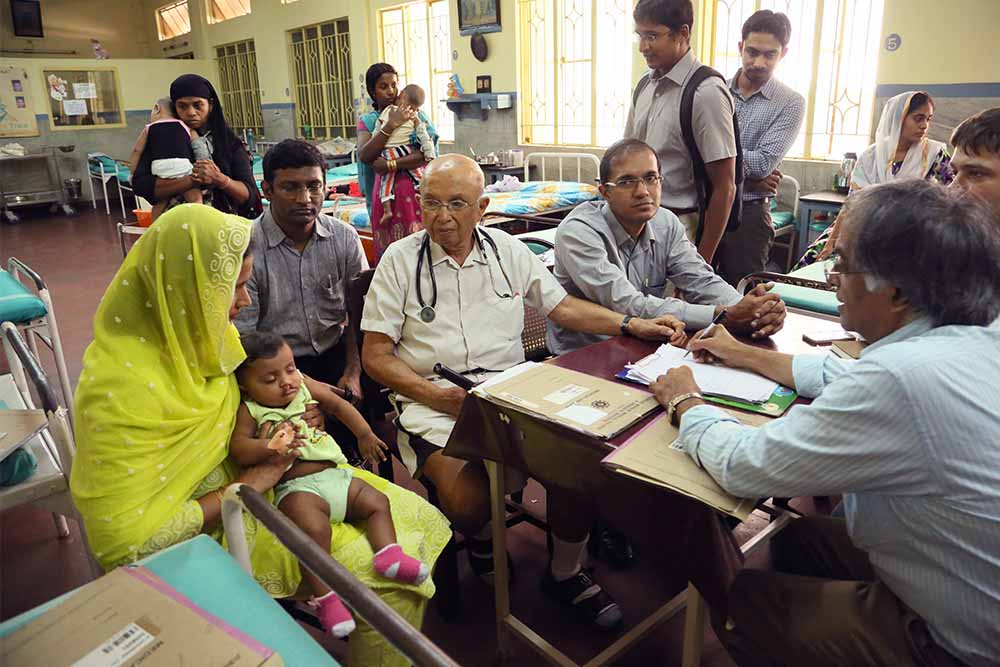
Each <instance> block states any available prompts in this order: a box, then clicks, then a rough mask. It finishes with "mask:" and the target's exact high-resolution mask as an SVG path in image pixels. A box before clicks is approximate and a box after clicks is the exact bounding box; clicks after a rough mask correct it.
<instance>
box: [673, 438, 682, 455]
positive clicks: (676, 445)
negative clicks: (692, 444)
mask: <svg viewBox="0 0 1000 667" xmlns="http://www.w3.org/2000/svg"><path fill="white" fill-rule="evenodd" d="M670 449H676V450H677V451H679V452H683V451H686V450H685V449H684V443H683V442H681V439H680V438H677V439H676V440H674V441H673V442H671V443H670Z"/></svg>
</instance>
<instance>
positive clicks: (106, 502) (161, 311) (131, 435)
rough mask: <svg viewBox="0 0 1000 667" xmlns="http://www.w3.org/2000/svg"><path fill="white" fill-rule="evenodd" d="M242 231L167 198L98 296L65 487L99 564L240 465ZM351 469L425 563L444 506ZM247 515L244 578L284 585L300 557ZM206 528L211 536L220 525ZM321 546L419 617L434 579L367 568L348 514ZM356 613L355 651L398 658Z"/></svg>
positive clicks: (364, 544)
mask: <svg viewBox="0 0 1000 667" xmlns="http://www.w3.org/2000/svg"><path fill="white" fill-rule="evenodd" d="M249 240H250V223H249V222H248V221H247V220H244V219H242V218H239V217H237V216H233V215H227V214H223V213H220V212H218V211H216V210H215V209H212V208H209V207H206V206H201V205H197V204H190V205H184V206H179V207H176V208H174V209H172V210H170V211H169V212H167V213H165V214H164V215H163V216H161V217H160V218H159V219H158V220H157V222H156V223H155V224H154V225H153V226H152V227H150V229H149V231H147V232H146V233H145V234H144V235H143V236H142V238H140V240H139V241H138V242H137V243H136V244H135V246H134V247H133V248H132V250H131V251H130V252H129V254H128V257H127V258H126V260H125V262H124V263H123V264H122V266H121V268H120V269H119V271H118V273H117V274H116V275H115V277H114V279H113V281H112V283H111V285H110V286H109V287H108V289H107V291H106V292H105V294H104V298H103V299H102V300H101V303H100V306H99V307H98V310H97V314H96V316H95V318H94V342H93V343H91V344H90V346H89V347H88V348H87V351H86V353H85V354H84V358H83V372H82V373H81V375H80V380H79V386H78V387H77V391H76V398H75V422H76V423H75V435H76V443H77V455H76V458H75V459H74V462H73V470H72V474H71V480H70V487H71V490H72V493H73V498H74V501H75V502H76V505H77V507H78V508H79V510H80V512H81V514H82V515H83V519H84V526H85V528H86V530H87V536H88V538H89V540H90V544H91V546H92V547H93V549H94V552H95V553H94V555H95V556H96V557H97V559H98V560H99V561H100V563H101V565H102V566H104V567H105V568H111V567H115V566H117V565H121V564H123V563H128V562H131V561H134V560H136V559H138V558H140V557H142V556H145V555H148V554H149V553H152V552H155V551H158V550H159V549H162V548H164V547H166V546H169V545H170V544H173V543H175V542H177V541H180V540H183V539H187V538H188V537H191V536H192V535H194V534H197V533H198V532H201V529H202V521H203V517H202V513H201V507H200V505H199V504H198V503H197V502H196V501H195V499H196V498H198V497H200V496H202V495H204V494H205V493H207V492H209V491H211V490H212V489H215V488H219V487H222V486H224V485H226V484H228V483H229V482H231V481H232V480H233V479H235V477H236V476H237V474H238V472H239V470H238V468H237V467H236V465H235V464H234V463H233V462H232V461H231V460H229V459H228V458H227V452H228V445H229V437H230V434H231V433H232V430H233V426H234V424H235V420H236V411H237V408H238V407H239V402H240V395H239V390H238V388H237V386H236V380H235V377H234V376H233V371H234V370H235V368H236V367H237V366H238V365H239V363H240V362H241V361H242V360H243V359H244V358H245V356H246V355H245V354H244V352H243V348H242V347H241V346H240V342H239V335H238V333H237V331H236V328H235V327H234V326H233V325H232V324H231V323H230V321H229V307H230V304H231V303H232V298H233V292H234V288H235V284H236V279H237V276H238V275H239V271H240V267H241V264H242V261H243V255H244V253H245V251H246V248H247V246H248V244H249ZM355 474H356V475H357V476H358V477H360V478H361V479H364V480H365V481H367V482H368V483H370V484H372V485H373V486H375V487H376V488H378V489H379V490H381V491H382V492H383V493H386V495H388V496H389V500H390V504H391V508H392V515H393V519H394V521H395V524H396V531H397V535H398V538H399V542H400V544H401V545H402V546H403V548H404V549H406V551H407V553H409V554H412V555H413V556H415V557H417V558H420V559H421V560H423V561H424V562H425V563H427V564H428V565H429V566H433V564H434V562H435V560H436V559H437V556H438V554H439V553H440V552H441V549H442V548H443V547H444V545H445V544H446V543H447V541H448V539H449V538H450V536H451V531H450V529H449V528H448V525H447V521H446V520H445V519H444V517H443V516H442V515H441V513H440V512H438V511H437V510H436V509H435V508H434V507H432V506H431V505H429V504H428V503H426V502H425V501H424V500H423V499H421V498H420V497H419V496H416V495H415V494H412V493H410V492H408V491H406V490H404V489H401V488H400V487H398V486H395V485H393V484H390V483H388V482H387V481H385V480H383V479H381V478H379V477H377V476H374V475H371V474H370V473H367V472H366V471H355ZM244 519H245V523H246V526H247V539H248V542H249V544H250V552H251V562H252V565H253V570H254V576H255V578H256V579H257V581H258V582H259V583H260V584H261V585H262V586H263V587H264V588H265V589H266V590H267V591H268V592H269V593H270V594H271V595H273V596H275V597H286V596H290V595H292V594H294V593H295V591H296V590H297V588H298V586H299V582H300V580H301V575H300V573H299V566H298V561H297V560H296V559H295V558H294V556H292V555H291V553H289V552H288V551H287V550H286V549H285V548H284V547H283V546H282V545H281V544H280V543H279V542H278V541H277V540H276V538H275V537H274V536H273V535H272V534H271V533H270V532H269V531H268V530H267V529H265V528H264V527H263V526H261V525H259V524H258V523H257V521H256V520H255V519H253V517H252V516H250V515H249V514H245V515H244ZM213 536H214V537H216V539H220V540H221V531H220V530H216V531H215V532H214V533H213ZM331 553H332V555H333V556H334V558H336V559H337V560H338V561H339V562H341V563H342V564H343V565H344V566H345V567H347V568H348V569H349V570H350V571H351V572H353V573H354V574H355V576H357V577H358V578H359V579H360V580H361V581H362V582H364V583H365V584H366V585H368V586H370V587H371V588H373V589H375V590H377V591H378V592H379V594H380V595H382V596H383V598H385V599H386V601H388V602H390V604H393V606H394V607H396V608H397V610H398V611H400V612H401V613H403V614H404V616H407V617H408V618H409V619H410V620H411V622H413V623H414V624H415V625H417V626H418V627H419V624H420V619H421V617H422V614H423V607H424V602H425V601H426V599H427V598H430V597H431V596H432V595H433V594H434V586H433V583H432V582H431V580H429V579H428V580H427V581H425V582H424V583H423V584H421V585H420V586H417V587H413V586H406V585H402V584H398V583H397V582H394V581H390V580H386V579H383V578H381V577H378V576H377V575H376V574H375V573H374V570H373V569H372V564H371V560H372V552H371V548H370V546H369V544H368V541H367V539H366V538H365V535H364V533H363V532H362V531H361V530H359V529H358V528H356V527H354V526H352V525H349V524H334V525H333V537H332V540H331ZM407 593H409V594H411V595H407ZM359 626H360V627H359V629H358V631H356V632H357V633H358V634H357V636H356V637H355V638H356V639H357V640H358V641H357V642H355V638H352V641H351V647H350V648H351V655H352V656H356V655H357V656H358V657H356V658H354V660H355V661H352V664H365V665H369V664H370V665H394V664H406V663H405V660H404V661H403V662H402V663H399V662H398V661H399V659H400V658H399V656H398V654H397V653H395V651H394V650H391V649H387V648H386V647H385V646H384V642H383V641H381V639H380V638H379V637H378V636H377V635H374V634H373V633H372V632H371V630H370V628H368V627H367V626H365V625H364V624H359ZM362 655H363V656H364V657H362Z"/></svg>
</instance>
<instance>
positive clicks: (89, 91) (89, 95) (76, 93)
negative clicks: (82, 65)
mask: <svg viewBox="0 0 1000 667" xmlns="http://www.w3.org/2000/svg"><path fill="white" fill-rule="evenodd" d="M73 97H75V98H76V99H78V100H94V99H97V84H96V83H74V84H73Z"/></svg>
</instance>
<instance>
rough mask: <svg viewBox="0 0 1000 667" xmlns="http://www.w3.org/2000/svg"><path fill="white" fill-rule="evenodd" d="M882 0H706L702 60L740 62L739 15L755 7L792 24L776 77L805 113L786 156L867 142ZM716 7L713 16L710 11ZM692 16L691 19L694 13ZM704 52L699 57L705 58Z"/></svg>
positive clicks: (726, 69)
mask: <svg viewBox="0 0 1000 667" xmlns="http://www.w3.org/2000/svg"><path fill="white" fill-rule="evenodd" d="M883 4H884V2H883V0H715V2H714V3H712V2H708V3H705V14H706V15H705V16H704V17H703V19H702V20H704V21H705V23H704V25H707V26H710V25H714V26H715V29H714V30H709V31H708V33H707V38H708V39H709V40H710V43H709V44H706V45H705V49H704V50H705V53H707V54H710V59H708V60H707V62H708V63H709V64H710V65H712V66H713V67H715V68H716V69H717V70H719V71H720V72H722V73H723V74H724V75H726V76H727V77H732V76H733V75H734V74H735V73H736V71H737V70H738V69H739V67H740V54H739V50H738V46H737V45H738V43H739V41H740V39H741V36H742V35H741V31H742V27H743V22H744V21H746V19H747V18H748V17H749V16H750V15H751V14H752V13H753V12H755V11H757V10H758V9H770V10H773V11H775V12H784V13H785V14H787V15H788V18H789V20H790V21H791V23H792V37H791V41H790V42H789V44H788V55H787V56H786V57H785V59H784V60H782V61H781V64H780V65H778V69H777V74H776V76H777V77H778V78H779V79H780V80H781V81H782V82H783V83H785V84H787V85H789V86H791V87H792V88H793V89H795V90H797V91H798V92H799V93H801V94H802V96H803V97H805V98H806V117H805V122H804V123H803V127H802V130H801V131H800V132H799V137H798V139H797V140H796V142H795V145H794V146H792V149H791V150H790V151H789V153H788V156H789V157H799V158H807V159H830V158H840V156H842V155H843V154H844V153H846V152H848V151H854V152H859V151H861V150H863V149H864V148H865V146H867V145H868V143H869V137H870V133H871V128H872V123H873V120H874V119H873V117H872V114H873V113H874V107H875V70H876V64H877V62H878V54H879V46H880V42H881V32H882V9H883ZM713 12H714V15H713ZM696 23H697V20H696ZM703 59H705V58H703Z"/></svg>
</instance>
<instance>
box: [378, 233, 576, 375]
mask: <svg viewBox="0 0 1000 667" xmlns="http://www.w3.org/2000/svg"><path fill="white" fill-rule="evenodd" d="M476 229H477V230H478V233H482V234H488V235H489V237H490V238H491V239H493V241H494V242H495V243H496V245H497V250H498V251H499V253H500V263H499V264H498V262H497V258H496V257H495V256H494V253H493V248H492V247H491V246H490V244H489V242H486V241H484V243H483V246H482V248H480V246H479V244H473V248H472V252H470V253H469V256H468V257H466V258H465V262H464V263H463V264H462V266H459V265H458V262H456V261H455V260H454V259H453V258H452V257H450V256H449V255H448V254H447V253H446V252H445V251H444V249H443V248H442V247H441V246H439V245H438V244H437V243H434V242H433V241H431V242H430V250H431V261H430V264H431V267H428V266H427V261H426V256H425V261H424V264H423V268H422V272H421V275H420V287H421V293H422V296H423V300H424V303H425V304H427V305H431V304H432V302H433V294H434V289H433V287H432V285H431V277H430V270H431V268H433V270H434V275H435V277H436V278H437V290H438V294H437V305H435V306H434V309H435V311H436V316H435V318H434V321H432V322H424V321H423V320H421V319H420V309H421V307H422V306H421V304H420V302H419V299H418V297H417V275H416V274H417V259H418V256H419V254H420V247H421V244H422V243H423V241H424V238H425V237H426V236H427V232H426V231H421V232H417V233H416V234H413V235H411V236H408V237H406V238H404V239H401V240H399V241H396V242H395V243H393V244H391V245H390V246H389V248H388V249H387V250H386V252H385V254H384V255H383V256H382V259H381V260H380V261H379V263H378V267H377V268H376V269H375V276H374V278H373V279H372V284H371V288H370V289H369V291H368V296H367V297H366V299H365V310H364V317H363V318H362V320H361V328H362V329H363V330H365V331H376V332H378V333H382V334H385V335H386V336H388V337H389V338H391V339H392V341H393V342H394V343H396V355H397V356H398V357H399V358H400V359H401V360H402V361H404V362H405V363H406V365H407V366H409V367H410V368H412V369H413V370H414V371H415V372H416V373H417V374H419V375H422V376H424V377H432V376H433V375H434V371H433V368H434V364H435V363H438V362H440V363H442V364H444V365H446V366H449V367H451V368H452V369H454V370H456V371H459V372H465V371H469V370H473V369H477V368H481V369H485V370H494V371H497V370H504V369H506V368H510V367H511V366H514V365H515V364H518V363H520V362H522V361H524V348H523V347H522V345H521V332H522V330H523V329H524V303H525V302H527V303H528V305H529V306H531V307H532V308H534V309H536V310H538V311H539V312H541V313H542V314H543V315H546V316H547V315H548V314H549V312H550V311H551V310H552V309H553V308H555V307H556V306H557V305H559V302H560V301H562V300H563V299H564V298H565V297H566V291H565V290H564V289H563V288H562V287H560V285H559V283H558V282H557V281H556V279H555V278H554V277H553V276H552V274H551V273H549V271H548V269H546V268H545V266H544V265H543V264H542V262H541V261H540V260H539V259H538V258H537V257H536V256H535V255H534V253H532V252H531V250H530V249H529V248H528V246H526V245H524V244H523V243H522V242H521V241H518V240H517V239H515V238H513V237H512V236H510V235H509V234H507V233H506V232H503V231H501V230H498V229H489V228H487V227H482V226H479V227H477V228H476ZM483 249H485V255H484V254H483V252H482V250H483ZM504 271H506V272H507V277H508V278H509V279H510V284H509V285H508V282H507V279H505V278H504ZM511 293H512V294H513V297H512V298H501V296H498V295H507V294H511Z"/></svg>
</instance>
